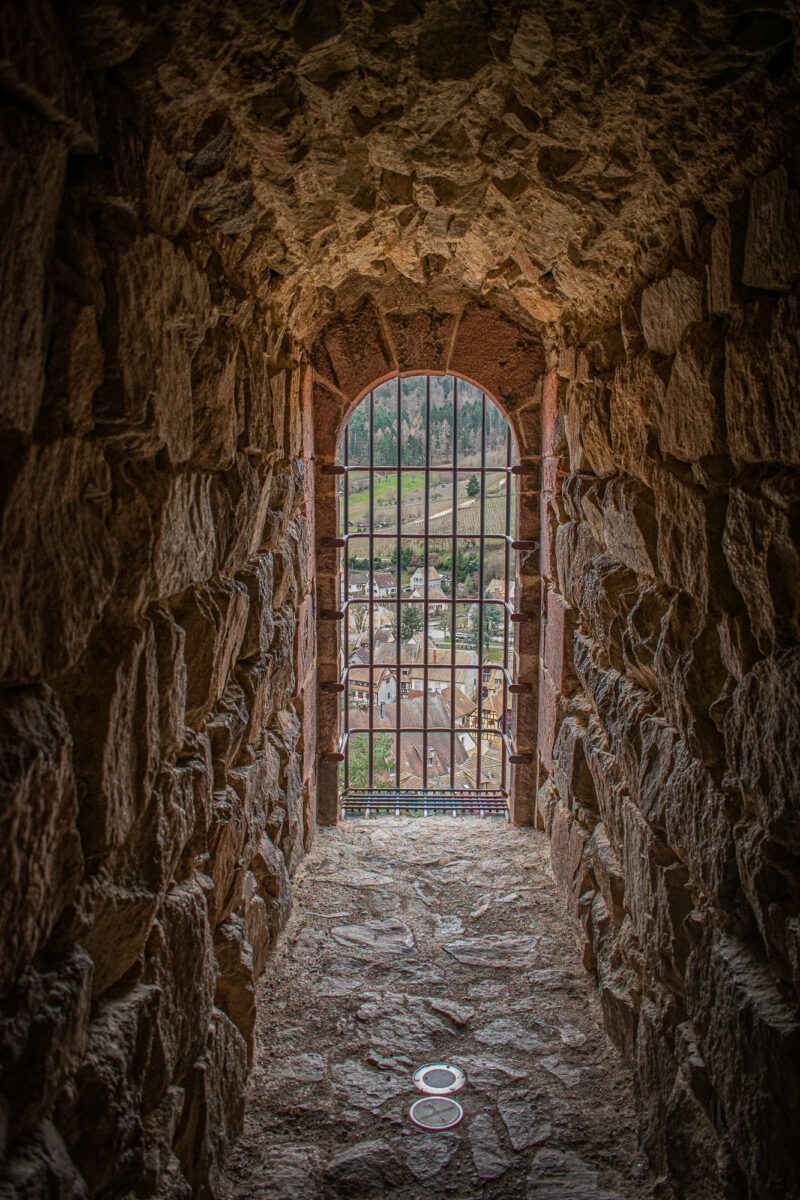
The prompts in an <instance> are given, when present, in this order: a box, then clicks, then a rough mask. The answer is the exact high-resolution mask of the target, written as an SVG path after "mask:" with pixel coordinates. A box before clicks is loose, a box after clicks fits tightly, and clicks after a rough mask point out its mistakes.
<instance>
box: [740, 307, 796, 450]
mask: <svg viewBox="0 0 800 1200" xmlns="http://www.w3.org/2000/svg"><path fill="white" fill-rule="evenodd" d="M798 328H800V301H798V298H797V296H794V295H792V296H782V297H781V298H780V300H779V301H778V303H777V305H776V304H775V302H774V300H773V299H772V298H767V297H761V298H759V299H758V300H755V301H753V302H752V303H751V304H748V305H746V306H745V307H744V308H742V309H740V310H738V311H736V312H735V313H734V315H733V317H732V319H731V323H730V325H729V327H728V334H727V340H726V343H725V419H726V422H727V428H728V438H729V441H730V454H731V457H732V458H733V459H734V460H735V461H739V462H744V463H749V462H783V463H787V464H790V465H792V466H798V465H800V407H798V404H797V393H796V389H795V383H794V381H795V380H796V379H797V378H798V375H800V340H798V333H797V331H798Z"/></svg>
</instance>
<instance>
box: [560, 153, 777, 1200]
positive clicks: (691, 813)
mask: <svg viewBox="0 0 800 1200" xmlns="http://www.w3.org/2000/svg"><path fill="white" fill-rule="evenodd" d="M799 183H800V178H798V174H797V157H796V156H793V157H791V158H789V159H787V160H786V161H784V162H779V163H776V164H775V167H774V169H773V170H771V171H769V172H768V173H767V174H765V175H764V176H763V177H762V178H759V179H757V180H756V181H755V183H754V184H753V186H752V188H751V189H750V191H749V195H747V196H745V197H743V198H742V200H741V201H740V202H738V203H732V204H730V205H729V206H728V207H727V208H724V209H720V210H719V211H717V212H716V213H715V216H714V217H713V218H712V217H710V216H709V215H708V214H707V213H705V212H704V211H703V210H702V209H700V208H698V209H696V210H695V209H693V210H684V211H683V212H682V213H681V229H682V236H681V241H680V245H679V246H678V248H677V250H676V253H675V256H674V260H673V265H672V269H670V270H669V271H668V272H667V273H665V274H664V275H663V277H661V278H658V279H656V280H654V281H653V282H652V283H650V284H649V285H648V286H646V287H644V288H643V289H642V290H640V291H639V293H638V294H637V295H636V297H635V300H634V302H633V303H631V304H630V305H627V306H625V307H624V308H623V309H622V310H621V312H620V321H619V324H618V325H615V326H613V327H611V328H609V329H606V330H605V331H604V332H603V333H602V334H601V335H600V336H598V337H595V338H592V339H580V338H578V337H577V336H576V335H574V334H573V335H572V336H570V331H569V330H567V331H566V336H565V338H564V339H563V342H562V348H561V351H560V353H558V354H557V355H554V357H553V359H552V369H551V371H550V373H549V375H548V377H547V381H546V385H545V406H544V412H543V420H542V424H543V437H544V455H545V459H544V468H543V472H544V475H543V477H544V491H543V504H542V571H543V575H544V579H545V604H544V613H543V633H542V663H543V665H542V671H541V681H540V694H541V703H540V728H539V755H540V772H541V775H540V779H541V786H540V789H539V793H538V801H537V814H538V820H539V823H540V825H541V826H543V827H544V828H545V829H546V830H547V832H548V834H549V837H550V839H551V849H552V862H553V868H554V871H555V873H556V876H557V878H558V879H559V881H560V882H561V885H562V887H563V888H564V891H565V893H566V895H567V897H568V907H569V912H570V915H571V919H572V921H573V924H574V927H575V930H576V934H577V936H578V939H579V944H580V946H581V949H582V954H583V961H584V963H585V965H586V966H587V967H588V968H590V969H591V970H592V971H593V972H595V974H596V977H597V981H598V986H599V990H600V996H601V999H602V1004H603V1009H604V1012H605V1017H606V1022H607V1025H608V1028H609V1030H610V1031H611V1033H612V1035H613V1036H614V1038H615V1040H616V1041H617V1042H618V1044H619V1045H620V1046H621V1047H622V1049H623V1050H624V1052H625V1054H626V1055H627V1057H628V1059H629V1060H630V1062H631V1063H632V1065H633V1068H634V1072H635V1077H636V1082H637V1088H638V1093H639V1105H640V1111H641V1125H642V1136H643V1141H644V1145H645V1147H646V1149H647V1151H648V1153H649V1154H650V1156H651V1157H652V1159H653V1160H654V1161H655V1163H656V1164H657V1166H658V1168H659V1169H660V1170H661V1171H662V1172H663V1173H664V1174H669V1176H670V1177H671V1179H672V1181H673V1183H674V1184H675V1186H676V1189H677V1193H678V1195H680V1196H681V1197H687V1198H690V1197H706V1196H715V1197H716V1196H720V1197H721V1196H724V1197H726V1200H733V1198H736V1197H748V1198H755V1197H758V1198H763V1200H767V1197H774V1196H795V1195H798V1194H800V1174H798V1161H799V1160H798V1157H797V1150H796V1129H795V1124H796V1114H797V1112H798V1111H800V1093H799V1092H798V1073H797V1063H798V1062H799V1061H800V1022H798V1017H797V1001H798V993H800V942H799V941H798V932H799V929H798V923H797V915H796V914H797V911H798V901H800V882H799V881H800V870H799V869H798V859H797V843H798V833H799V832H800V768H799V767H798V763H800V647H799V646H798V640H799V638H798V634H799V633H800V610H799V609H798V596H800V490H799V489H800V475H799V474H798V468H800V418H799V416H798V414H799V413H800V409H799V408H798V404H797V379H798V376H799V375H800V351H799V349H798V311H797V310H798V281H800V257H799V255H798V241H797V228H798V224H797V222H798V209H799V207H800V192H798V184H799Z"/></svg>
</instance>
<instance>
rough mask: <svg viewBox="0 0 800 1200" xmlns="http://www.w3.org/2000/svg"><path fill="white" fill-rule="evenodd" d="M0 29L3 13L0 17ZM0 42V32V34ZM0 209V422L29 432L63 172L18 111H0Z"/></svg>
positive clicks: (58, 142) (48, 140) (60, 155)
mask: <svg viewBox="0 0 800 1200" xmlns="http://www.w3.org/2000/svg"><path fill="white" fill-rule="evenodd" d="M0 20H2V21H3V24H4V25H5V26H8V24H9V22H10V21H11V20H12V16H11V9H6V10H5V11H4V14H3V17H2V18H0ZM0 36H2V34H0ZM0 155H2V161H3V173H2V176H3V177H2V183H0V207H2V211H3V214H4V221H5V222H6V224H7V228H8V229H13V230H14V236H13V237H12V238H9V239H8V246H7V249H6V252H5V253H4V255H3V259H2V268H0V321H1V322H2V327H3V338H2V346H1V347H0V370H1V373H2V378H3V380H4V381H5V382H4V388H3V399H2V402H0V420H1V421H2V424H3V426H4V427H5V429H7V430H8V429H16V430H19V431H20V432H22V433H25V434H30V433H31V432H32V431H33V426H34V422H35V420H36V416H37V413H38V410H39V404H40V402H41V398H42V389H43V387H44V380H45V373H44V366H45V350H46V347H45V341H44V316H45V314H44V301H45V297H44V287H45V271H46V267H47V263H48V258H49V255H50V253H51V252H52V245H53V238H54V235H55V225H56V218H57V215H58V209H59V205H60V203H61V192H62V187H63V183H64V174H65V167H66V146H65V145H64V141H63V138H62V135H61V134H60V133H59V132H58V131H57V130H55V129H53V128H52V127H48V126H47V125H46V124H44V123H43V122H42V121H39V120H37V119H36V118H35V117H33V116H31V115H28V114H27V113H24V112H21V111H20V110H19V109H6V108H3V109H0Z"/></svg>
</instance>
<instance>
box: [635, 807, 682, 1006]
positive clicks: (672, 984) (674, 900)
mask: <svg viewBox="0 0 800 1200" xmlns="http://www.w3.org/2000/svg"><path fill="white" fill-rule="evenodd" d="M622 812H623V820H624V825H625V837H624V840H623V843H622V862H623V866H624V878H625V908H626V911H627V912H628V913H629V914H630V917H631V921H632V924H633V929H634V931H635V933H636V936H637V939H638V942H639V946H640V947H641V951H642V956H643V960H644V964H645V968H646V970H647V973H648V974H649V975H650V976H651V978H653V979H656V980H659V981H660V982H661V983H663V984H664V985H665V986H666V987H667V988H669V989H670V990H672V991H675V992H676V993H678V994H680V993H681V991H682V989H683V976H684V971H685V968H686V960H687V957H688V954H689V939H688V935H687V931H686V927H685V921H686V918H687V916H688V915H689V912H690V911H691V908H692V897H691V893H690V892H689V889H688V887H687V886H686V885H687V883H688V880H689V876H688V873H687V871H686V868H685V867H684V866H683V865H682V864H681V863H679V862H678V861H677V860H676V859H675V857H674V855H673V854H672V852H671V851H670V850H669V847H668V846H667V845H666V844H665V843H664V842H662V841H661V839H660V838H658V837H657V836H656V835H655V834H654V833H653V831H652V830H651V829H650V828H649V826H648V825H647V823H646V822H645V820H644V818H643V817H642V815H641V813H640V812H639V811H638V809H637V808H636V807H635V805H634V804H633V803H631V802H630V801H628V802H627V803H626V804H624V805H623V810H622Z"/></svg>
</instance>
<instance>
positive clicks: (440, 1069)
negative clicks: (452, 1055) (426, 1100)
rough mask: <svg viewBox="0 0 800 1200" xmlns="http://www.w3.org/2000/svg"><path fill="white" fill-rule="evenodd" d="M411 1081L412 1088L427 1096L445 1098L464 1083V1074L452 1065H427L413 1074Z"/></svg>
mask: <svg viewBox="0 0 800 1200" xmlns="http://www.w3.org/2000/svg"><path fill="white" fill-rule="evenodd" d="M413 1079H414V1086H415V1087H416V1088H419V1090H420V1091H421V1092H427V1093H428V1095H429V1096H447V1095H448V1094H449V1093H450V1092H457V1091H459V1090H460V1089H461V1088H462V1087H463V1086H464V1083H465V1082H466V1076H465V1074H464V1072H463V1071H462V1070H461V1068H460V1067H454V1066H453V1064H452V1063H428V1064H427V1066H424V1067H420V1068H419V1069H418V1070H416V1071H415V1072H414V1075H413Z"/></svg>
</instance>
